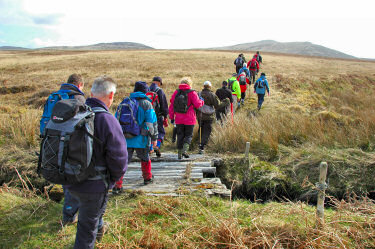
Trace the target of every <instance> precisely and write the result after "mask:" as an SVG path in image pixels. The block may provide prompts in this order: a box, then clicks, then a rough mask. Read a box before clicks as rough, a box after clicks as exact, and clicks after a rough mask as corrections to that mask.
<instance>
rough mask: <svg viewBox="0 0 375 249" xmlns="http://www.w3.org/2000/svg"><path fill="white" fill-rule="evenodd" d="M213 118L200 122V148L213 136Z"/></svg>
mask: <svg viewBox="0 0 375 249" xmlns="http://www.w3.org/2000/svg"><path fill="white" fill-rule="evenodd" d="M212 121H213V120H201V121H200V122H199V130H198V132H199V135H200V136H201V141H200V149H204V146H205V145H206V144H207V143H208V139H209V138H210V136H211V131H212Z"/></svg>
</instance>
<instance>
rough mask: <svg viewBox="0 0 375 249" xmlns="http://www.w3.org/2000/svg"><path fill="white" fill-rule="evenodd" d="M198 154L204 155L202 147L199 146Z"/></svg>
mask: <svg viewBox="0 0 375 249" xmlns="http://www.w3.org/2000/svg"><path fill="white" fill-rule="evenodd" d="M198 154H200V155H202V154H204V147H203V145H199V150H198Z"/></svg>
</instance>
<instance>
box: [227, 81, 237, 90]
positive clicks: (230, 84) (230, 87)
mask: <svg viewBox="0 0 375 249" xmlns="http://www.w3.org/2000/svg"><path fill="white" fill-rule="evenodd" d="M234 82H235V80H231V79H228V89H229V90H231V91H232V92H234V91H233V83H234Z"/></svg>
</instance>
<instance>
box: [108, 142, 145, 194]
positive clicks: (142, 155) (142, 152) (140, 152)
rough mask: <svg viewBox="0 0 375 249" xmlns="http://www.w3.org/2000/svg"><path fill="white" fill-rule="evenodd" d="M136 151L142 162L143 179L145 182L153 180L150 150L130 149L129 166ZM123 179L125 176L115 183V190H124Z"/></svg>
mask: <svg viewBox="0 0 375 249" xmlns="http://www.w3.org/2000/svg"><path fill="white" fill-rule="evenodd" d="M134 151H135V152H136V153H137V157H138V158H139V159H140V160H141V170H142V176H143V178H144V179H145V180H147V179H150V178H152V174H151V160H150V154H149V152H150V150H149V148H128V165H129V163H130V161H131V160H132V158H133V154H134ZM123 178H124V176H122V177H121V178H120V179H119V180H118V181H117V182H116V183H115V188H122V183H123Z"/></svg>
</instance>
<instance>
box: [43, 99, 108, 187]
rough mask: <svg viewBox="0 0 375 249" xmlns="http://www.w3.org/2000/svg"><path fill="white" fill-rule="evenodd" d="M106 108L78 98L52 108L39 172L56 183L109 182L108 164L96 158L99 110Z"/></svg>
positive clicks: (62, 102) (63, 101) (60, 102)
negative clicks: (87, 103)
mask: <svg viewBox="0 0 375 249" xmlns="http://www.w3.org/2000/svg"><path fill="white" fill-rule="evenodd" d="M98 112H106V113H108V112H107V111H106V110H105V109H104V108H101V107H95V108H93V109H91V108H90V107H89V106H87V105H85V104H83V103H81V102H80V101H78V100H76V99H65V100H60V101H59V102H57V103H56V104H55V106H54V107H53V109H52V115H51V119H50V121H48V123H47V125H46V127H45V131H44V134H45V136H44V138H43V140H42V142H41V145H40V155H39V162H38V170H37V172H38V174H41V175H42V176H43V178H45V179H46V180H48V181H50V182H51V183H56V184H63V185H65V184H67V185H71V184H77V183H80V182H83V181H85V180H88V179H89V180H98V179H103V180H104V183H105V185H106V186H108V182H107V181H106V180H105V179H106V178H107V176H106V175H107V174H106V167H105V165H102V166H99V165H95V163H94V162H93V160H92V159H93V157H92V156H93V143H94V140H95V141H97V142H99V143H100V144H101V143H102V142H101V141H100V140H99V139H98V138H96V137H94V118H95V113H98Z"/></svg>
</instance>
